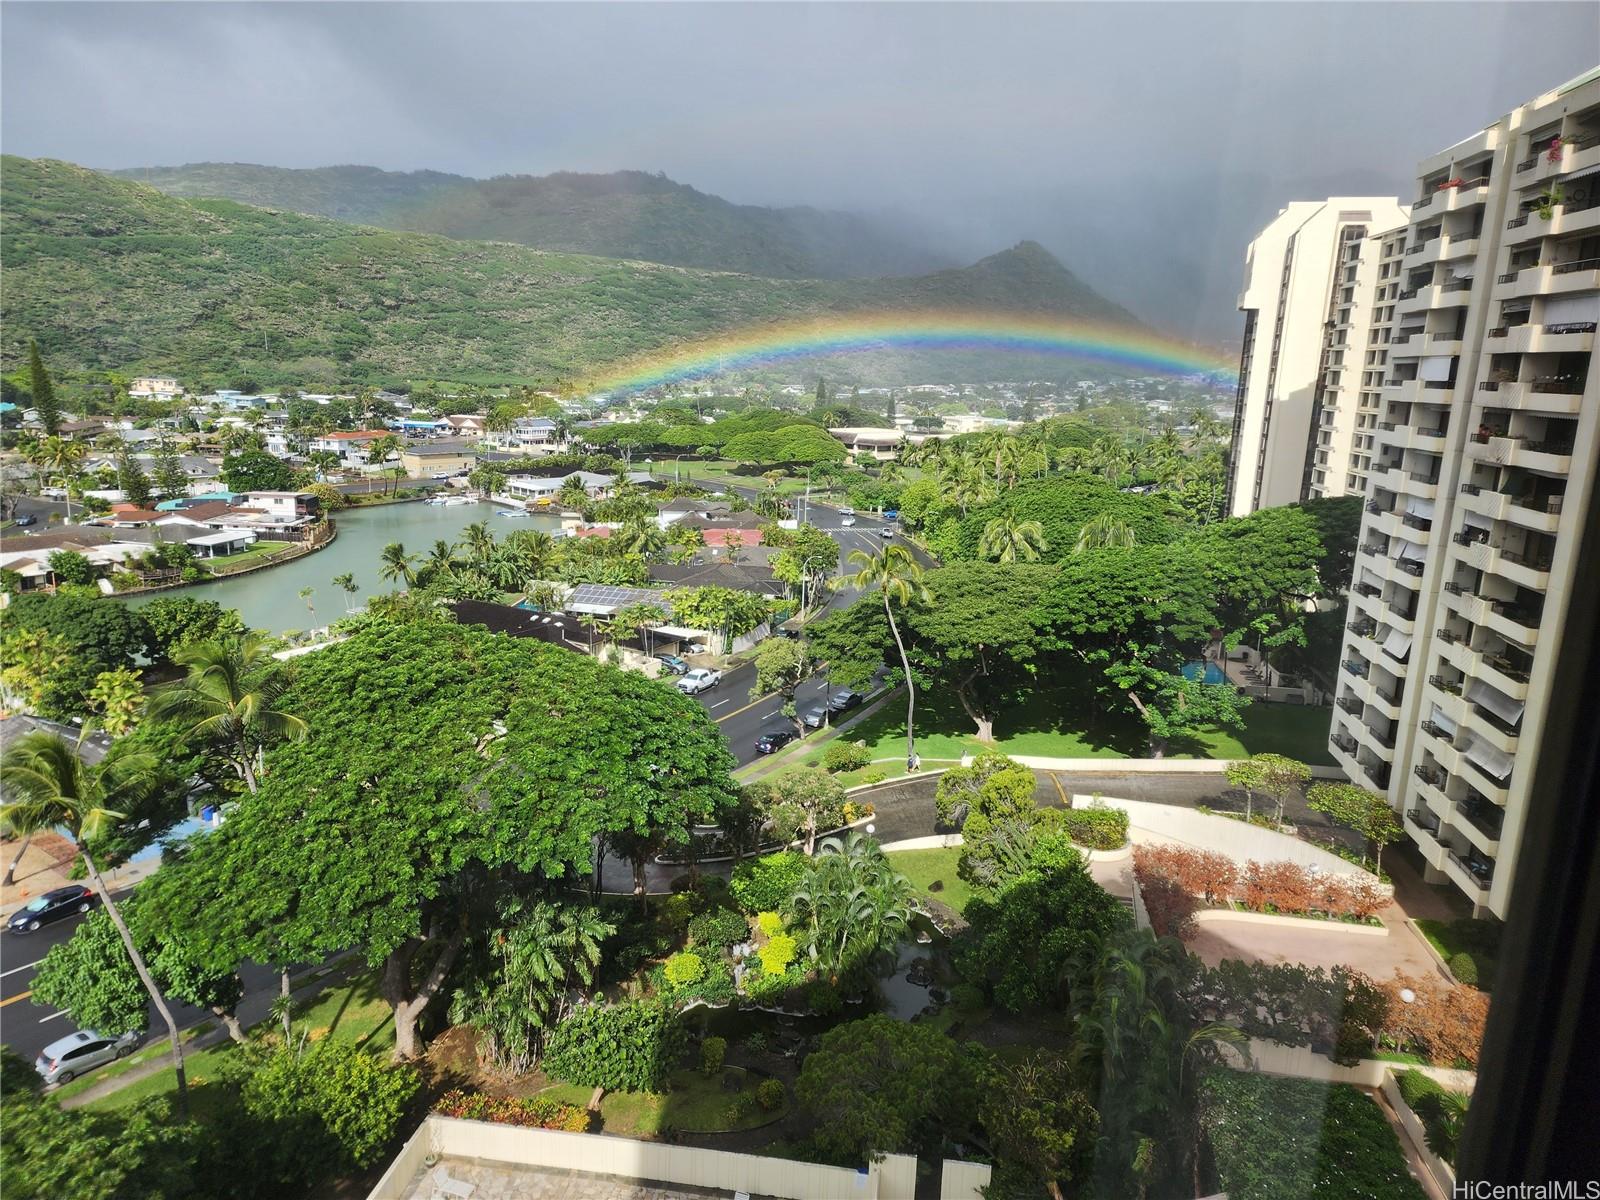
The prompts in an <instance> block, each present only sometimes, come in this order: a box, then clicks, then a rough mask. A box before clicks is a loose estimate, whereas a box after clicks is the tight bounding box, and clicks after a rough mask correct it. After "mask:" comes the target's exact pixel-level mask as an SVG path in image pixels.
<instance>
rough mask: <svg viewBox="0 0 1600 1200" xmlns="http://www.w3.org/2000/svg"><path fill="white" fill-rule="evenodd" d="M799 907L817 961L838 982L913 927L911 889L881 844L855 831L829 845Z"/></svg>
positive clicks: (804, 885) (802, 889)
mask: <svg viewBox="0 0 1600 1200" xmlns="http://www.w3.org/2000/svg"><path fill="white" fill-rule="evenodd" d="M793 904H794V909H795V914H796V916H797V917H798V918H799V920H800V921H801V923H802V925H803V927H804V928H805V929H806V932H807V935H808V936H807V947H806V949H807V952H808V954H809V955H810V957H811V961H812V962H813V963H815V964H816V967H817V969H818V970H819V971H820V972H822V973H823V974H825V975H827V976H828V977H829V979H831V980H833V981H835V982H837V981H838V979H839V978H840V976H842V975H846V974H848V973H850V972H851V971H852V970H853V969H854V968H859V967H861V966H864V965H865V963H866V961H867V960H868V959H869V958H870V957H871V956H872V955H873V954H874V953H876V952H877V951H878V950H881V949H885V948H887V947H889V946H892V945H893V944H894V943H895V942H897V941H898V940H899V939H900V938H901V936H903V935H904V933H905V931H906V929H907V928H908V926H909V925H910V921H911V885H910V884H909V883H908V882H907V881H906V878H905V876H903V875H900V874H898V873H897V872H896V871H895V870H894V868H893V867H891V866H890V865H889V859H888V856H887V855H885V854H884V852H883V851H882V850H881V849H880V848H879V846H878V843H877V842H876V841H874V840H873V839H872V838H870V837H867V836H866V835H865V834H863V833H860V832H857V831H852V832H851V833H849V834H847V835H846V836H845V837H843V838H838V837H831V838H827V839H825V840H824V841H823V843H822V845H821V846H820V847H819V848H818V849H817V855H816V858H815V859H814V860H813V861H812V862H811V864H810V866H809V867H808V869H807V872H806V876H805V879H804V880H803V881H802V882H801V884H800V886H799V888H798V889H796V891H795V895H794V899H793Z"/></svg>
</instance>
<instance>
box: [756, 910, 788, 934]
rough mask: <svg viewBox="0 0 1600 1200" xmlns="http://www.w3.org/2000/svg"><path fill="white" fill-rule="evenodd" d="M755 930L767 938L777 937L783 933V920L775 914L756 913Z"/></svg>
mask: <svg viewBox="0 0 1600 1200" xmlns="http://www.w3.org/2000/svg"><path fill="white" fill-rule="evenodd" d="M756 928H757V929H759V930H761V932H762V933H764V934H766V935H767V936H768V937H777V936H778V935H779V934H780V933H782V932H783V918H782V917H780V916H779V915H778V914H777V913H775V912H764V913H757V914H756Z"/></svg>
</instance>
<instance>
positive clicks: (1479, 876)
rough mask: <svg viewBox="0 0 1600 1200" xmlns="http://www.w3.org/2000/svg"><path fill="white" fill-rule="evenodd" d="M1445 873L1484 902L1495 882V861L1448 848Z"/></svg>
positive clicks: (1464, 889) (1465, 890)
mask: <svg viewBox="0 0 1600 1200" xmlns="http://www.w3.org/2000/svg"><path fill="white" fill-rule="evenodd" d="M1444 869H1445V874H1446V875H1448V876H1450V878H1451V879H1453V880H1454V881H1455V883H1456V886H1457V887H1459V888H1460V889H1461V890H1462V891H1464V892H1466V893H1467V895H1469V896H1472V897H1473V898H1475V899H1477V900H1478V902H1479V903H1482V902H1483V901H1484V900H1486V899H1487V898H1488V895H1489V886H1490V884H1492V883H1493V882H1494V863H1493V862H1491V861H1489V860H1486V859H1482V858H1469V857H1466V856H1463V855H1462V854H1460V853H1459V852H1457V851H1455V850H1446V851H1445V859H1444Z"/></svg>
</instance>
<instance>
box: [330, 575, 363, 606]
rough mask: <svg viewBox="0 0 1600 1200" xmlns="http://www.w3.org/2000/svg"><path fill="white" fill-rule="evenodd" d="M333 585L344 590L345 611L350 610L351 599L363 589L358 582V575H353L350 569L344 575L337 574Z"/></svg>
mask: <svg viewBox="0 0 1600 1200" xmlns="http://www.w3.org/2000/svg"><path fill="white" fill-rule="evenodd" d="M333 586H334V587H336V588H339V589H340V590H341V591H343V592H344V596H345V599H344V610H345V612H349V611H350V600H351V598H352V597H353V596H354V595H355V594H356V593H357V592H359V591H360V590H361V585H360V584H358V583H357V582H356V577H355V576H354V575H352V574H351V573H350V572H349V571H346V572H345V573H344V574H343V575H335V576H334V577H333Z"/></svg>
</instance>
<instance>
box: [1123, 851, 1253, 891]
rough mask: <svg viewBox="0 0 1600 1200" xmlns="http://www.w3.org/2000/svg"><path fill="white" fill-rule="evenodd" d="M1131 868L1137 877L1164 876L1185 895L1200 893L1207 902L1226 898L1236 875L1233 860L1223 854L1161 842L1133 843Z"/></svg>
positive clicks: (1234, 882) (1232, 888)
mask: <svg viewBox="0 0 1600 1200" xmlns="http://www.w3.org/2000/svg"><path fill="white" fill-rule="evenodd" d="M1133 872H1134V875H1135V876H1137V877H1138V878H1139V879H1140V880H1141V881H1142V880H1143V879H1144V878H1146V877H1147V876H1151V875H1161V876H1164V877H1165V878H1167V879H1170V880H1172V882H1173V883H1175V884H1177V885H1178V887H1180V888H1182V889H1183V890H1184V891H1186V892H1188V893H1189V895H1191V896H1202V897H1204V898H1205V901H1206V903H1207V904H1219V903H1222V902H1224V901H1226V900H1228V899H1229V898H1230V897H1231V896H1232V895H1233V892H1234V886H1235V884H1236V882H1237V880H1238V875H1239V869H1238V868H1237V867H1236V866H1234V864H1233V860H1232V859H1230V858H1228V857H1227V856H1226V855H1224V854H1217V853H1215V852H1213V851H1210V850H1186V849H1185V848H1183V847H1182V846H1165V845H1161V846H1135V847H1134V849H1133Z"/></svg>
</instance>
